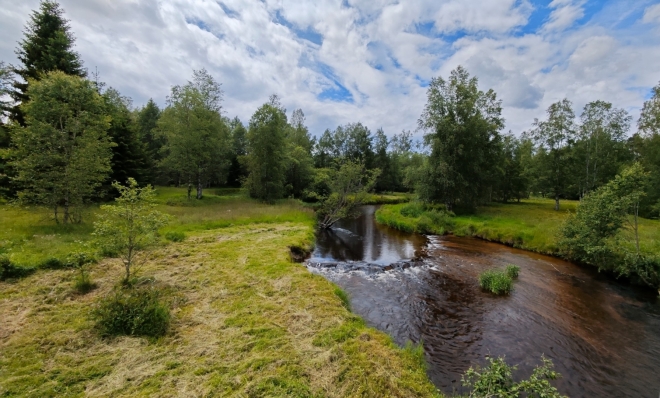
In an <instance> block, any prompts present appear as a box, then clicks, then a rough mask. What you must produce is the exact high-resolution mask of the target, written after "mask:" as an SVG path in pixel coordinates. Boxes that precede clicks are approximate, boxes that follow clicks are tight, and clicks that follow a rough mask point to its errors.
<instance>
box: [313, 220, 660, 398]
mask: <svg viewBox="0 0 660 398" xmlns="http://www.w3.org/2000/svg"><path fill="white" fill-rule="evenodd" d="M372 213H373V208H369V209H366V212H365V216H364V217H363V218H362V219H360V220H356V221H353V222H351V223H344V224H342V225H340V227H341V228H342V229H344V230H345V232H343V231H342V230H340V232H339V233H337V235H341V234H343V235H341V236H342V237H341V238H340V239H332V240H331V241H328V240H325V241H323V240H322V239H320V240H319V243H320V244H319V248H317V252H316V253H315V255H314V256H315V257H316V258H317V259H319V258H322V259H326V260H330V259H332V260H335V261H347V260H352V261H359V260H363V261H369V262H378V263H380V264H385V263H387V262H393V261H397V260H400V259H402V258H410V257H414V256H416V255H419V254H422V253H425V254H426V257H425V259H424V262H423V263H424V266H422V267H413V268H409V269H407V270H405V271H401V270H398V271H387V272H380V273H376V274H365V273H363V272H359V271H351V272H338V271H334V270H333V269H315V270H314V271H315V272H320V273H323V274H324V275H326V276H327V277H328V278H329V279H331V280H333V281H335V282H336V283H338V284H339V285H340V286H342V288H344V289H345V290H346V291H348V293H349V294H350V296H351V304H352V308H353V310H354V311H355V312H356V313H358V314H360V315H361V316H363V317H364V318H365V319H366V320H367V322H368V323H369V324H371V325H372V326H374V327H377V328H379V329H381V330H383V331H386V332H388V333H389V334H390V335H392V336H393V338H394V339H395V341H397V343H399V344H404V343H405V342H406V341H407V340H412V341H414V342H419V341H422V342H423V344H424V349H425V352H426V356H427V361H428V362H429V376H430V377H431V380H432V381H433V382H434V383H435V384H436V385H437V386H438V387H439V388H441V389H442V390H443V391H445V392H447V393H451V392H454V391H457V392H460V391H461V387H460V375H461V374H462V373H463V372H464V371H465V370H466V369H467V368H468V367H469V366H470V365H472V364H476V363H484V360H485V359H484V358H485V357H486V356H487V355H506V357H507V361H508V362H509V363H512V364H515V365H517V366H518V368H519V375H520V376H527V375H529V373H530V372H531V369H532V368H533V367H534V366H535V365H537V364H538V362H539V359H540V357H541V355H542V354H545V355H546V356H547V357H549V358H551V359H552V360H553V361H554V363H555V367H556V369H557V370H558V371H559V372H560V373H561V374H562V375H563V378H562V379H560V380H559V381H557V382H556V383H555V385H557V386H558V388H559V390H560V392H562V393H564V394H568V395H569V396H572V397H582V396H584V397H656V396H658V394H659V393H660V376H659V373H660V302H658V299H657V298H656V293H655V292H653V291H645V290H643V289H639V288H631V287H628V286H623V285H621V284H617V283H615V282H612V281H611V280H608V279H607V278H605V277H603V276H602V275H600V274H598V273H596V272H593V271H592V270H591V269H584V268H580V267H578V266H576V265H574V264H571V263H568V262H565V261H561V260H558V259H555V258H551V257H546V256H542V255H537V254H534V253H529V252H524V251H520V250H515V249H511V248H508V247H506V246H502V245H498V244H493V243H488V242H484V241H480V240H475V239H469V238H456V237H430V238H429V239H428V240H426V238H420V237H416V236H411V235H406V234H402V233H400V232H397V231H393V230H390V229H387V228H384V227H382V226H379V225H376V224H374V222H373V219H372V218H371V219H370V217H371V214H372ZM334 236H335V235H327V238H328V239H330V238H334ZM340 245H345V247H343V248H342V247H336V246H340ZM507 263H513V264H516V265H518V266H520V268H521V272H520V277H519V279H518V281H517V282H516V285H515V290H514V291H513V293H512V294H511V295H510V296H509V297H494V296H491V295H489V294H486V293H484V292H482V291H481V290H480V288H479V286H478V285H477V282H476V281H477V276H478V274H479V273H480V272H481V271H483V270H484V269H486V268H490V267H493V266H501V267H503V266H504V265H505V264H507Z"/></svg>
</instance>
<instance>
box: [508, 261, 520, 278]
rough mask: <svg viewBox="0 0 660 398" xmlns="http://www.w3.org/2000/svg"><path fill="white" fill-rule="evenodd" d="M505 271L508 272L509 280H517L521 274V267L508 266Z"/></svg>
mask: <svg viewBox="0 0 660 398" xmlns="http://www.w3.org/2000/svg"><path fill="white" fill-rule="evenodd" d="M504 271H505V272H506V274H507V276H508V277H509V278H511V279H515V278H517V277H518V274H519V273H520V267H519V266H517V265H513V264H507V266H506V268H505V269H504Z"/></svg>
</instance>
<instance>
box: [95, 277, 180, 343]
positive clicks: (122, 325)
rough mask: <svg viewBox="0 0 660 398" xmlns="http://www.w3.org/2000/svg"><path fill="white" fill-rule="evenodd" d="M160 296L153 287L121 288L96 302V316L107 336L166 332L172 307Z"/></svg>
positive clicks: (99, 328) (152, 334)
mask: <svg viewBox="0 0 660 398" xmlns="http://www.w3.org/2000/svg"><path fill="white" fill-rule="evenodd" d="M160 296H161V294H160V292H159V291H158V290H156V289H154V288H151V287H130V288H120V289H117V290H115V291H114V292H113V293H112V294H110V295H109V296H108V297H105V298H103V299H102V300H101V301H100V302H99V303H98V304H97V305H96V307H95V308H94V310H93V313H92V317H93V319H94V320H95V321H96V326H97V328H98V330H99V332H100V333H101V335H103V336H116V335H127V336H148V337H159V336H163V335H165V333H167V330H168V328H169V324H170V310H169V307H168V306H167V305H166V304H164V303H163V302H162V301H161V299H160Z"/></svg>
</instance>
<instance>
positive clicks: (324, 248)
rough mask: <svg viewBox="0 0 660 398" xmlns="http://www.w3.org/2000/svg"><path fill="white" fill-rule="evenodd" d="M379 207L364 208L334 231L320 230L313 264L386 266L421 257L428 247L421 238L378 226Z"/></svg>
mask: <svg viewBox="0 0 660 398" xmlns="http://www.w3.org/2000/svg"><path fill="white" fill-rule="evenodd" d="M377 208H378V207H377V206H364V207H363V212H362V215H361V216H360V217H359V218H357V219H352V220H341V221H339V222H338V223H337V224H336V225H335V226H334V227H333V228H332V229H331V230H324V231H319V233H318V235H317V237H316V249H315V251H314V253H313V254H312V260H313V261H323V260H341V261H366V262H370V263H374V264H381V265H387V264H391V263H393V262H395V261H397V260H401V259H406V258H414V257H418V256H419V255H420V254H421V253H422V249H423V248H424V245H425V244H426V238H425V237H424V236H422V235H412V234H406V233H402V232H400V231H396V230H393V229H391V228H387V227H385V226H383V225H380V224H378V223H376V221H375V220H374V212H375V211H376V209H377Z"/></svg>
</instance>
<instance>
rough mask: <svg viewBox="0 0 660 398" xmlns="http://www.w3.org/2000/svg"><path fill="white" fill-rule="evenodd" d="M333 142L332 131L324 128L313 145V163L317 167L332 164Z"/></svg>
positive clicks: (321, 167) (325, 166)
mask: <svg viewBox="0 0 660 398" xmlns="http://www.w3.org/2000/svg"><path fill="white" fill-rule="evenodd" d="M333 142H334V140H333V137H332V132H331V131H330V129H326V130H325V131H324V132H323V134H322V135H321V138H319V140H318V142H317V143H316V145H315V146H314V165H315V166H316V167H317V168H320V169H323V168H327V167H330V166H331V165H332V163H333V159H334V158H333V155H332V153H333V145H334V144H333Z"/></svg>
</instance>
